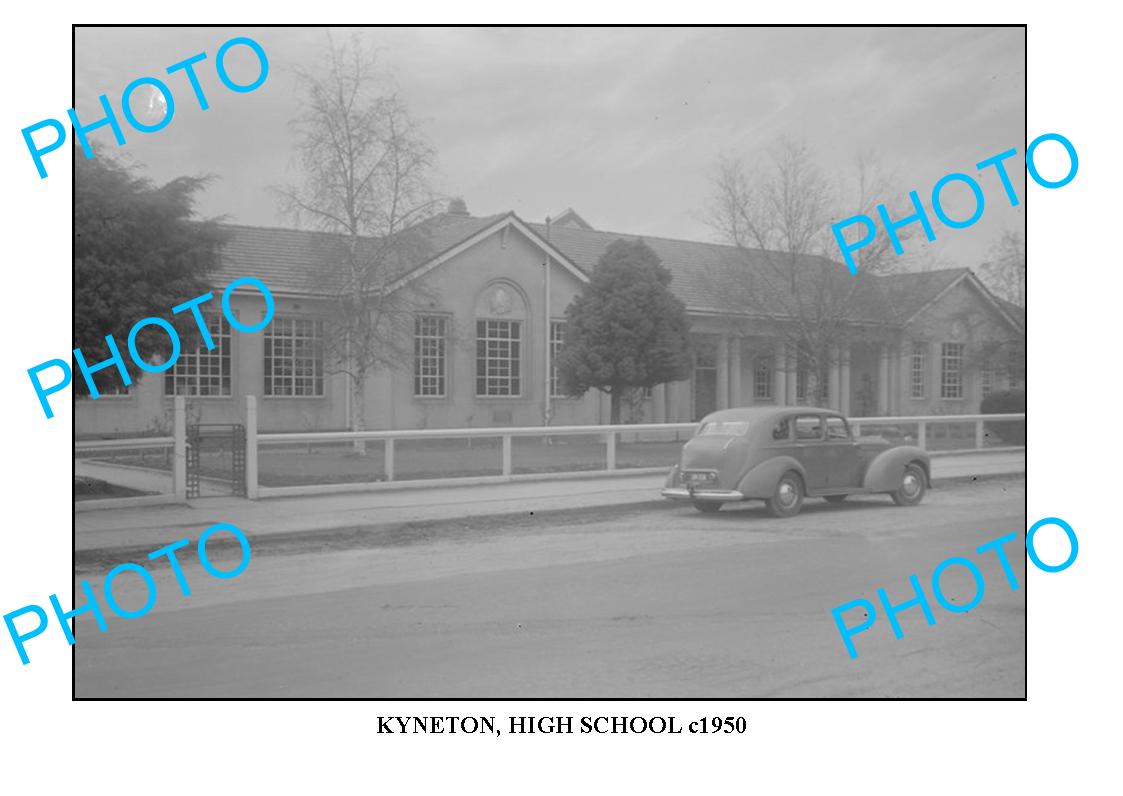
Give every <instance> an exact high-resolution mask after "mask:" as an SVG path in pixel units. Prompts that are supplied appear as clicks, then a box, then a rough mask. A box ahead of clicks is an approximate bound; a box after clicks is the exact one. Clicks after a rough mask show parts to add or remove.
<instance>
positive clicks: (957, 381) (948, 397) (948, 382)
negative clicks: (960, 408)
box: [940, 343, 967, 401]
mask: <svg viewBox="0 0 1123 796" xmlns="http://www.w3.org/2000/svg"><path fill="white" fill-rule="evenodd" d="M953 347H954V348H955V349H956V351H957V353H955V354H951V353H949V349H951V348H953ZM966 351H967V345H966V343H942V344H941V345H940V399H941V400H944V401H962V400H963V397H964V395H965V394H966V383H965V382H966V380H965V378H964V373H963V360H964V356H965V354H966ZM953 363H954V367H951V365H952V364H953Z"/></svg>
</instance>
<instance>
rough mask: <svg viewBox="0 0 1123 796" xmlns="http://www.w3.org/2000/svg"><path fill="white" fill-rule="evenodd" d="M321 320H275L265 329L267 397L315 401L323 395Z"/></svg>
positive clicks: (280, 318) (279, 318) (322, 327)
mask: <svg viewBox="0 0 1123 796" xmlns="http://www.w3.org/2000/svg"><path fill="white" fill-rule="evenodd" d="M323 330H324V325H323V322H322V321H319V320H315V319H312V318H285V317H278V318H274V319H273V320H272V322H271V323H270V324H269V326H267V327H266V329H265V353H266V356H265V360H264V365H265V389H264V394H265V395H272V396H284V397H290V398H292V397H299V398H312V397H319V396H322V395H323V394H324V382H323V379H322V378H317V375H318V374H322V373H323V367H324V365H323V344H324V341H323Z"/></svg>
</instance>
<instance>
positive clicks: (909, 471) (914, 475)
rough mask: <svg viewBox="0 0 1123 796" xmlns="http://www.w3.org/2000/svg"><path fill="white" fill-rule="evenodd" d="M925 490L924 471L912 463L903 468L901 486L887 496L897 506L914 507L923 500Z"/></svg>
mask: <svg viewBox="0 0 1123 796" xmlns="http://www.w3.org/2000/svg"><path fill="white" fill-rule="evenodd" d="M925 488H926V487H925V478H924V469H923V468H922V467H921V466H920V465H919V464H917V463H916V462H913V463H911V464H909V465H907V466H906V467H905V474H904V475H903V476H901V485H900V486H899V487H897V488H896V489H895V490H893V491H892V492H890V493H889V494H890V495H891V496H892V498H893V502H894V503H896V504H897V505H898V506H915V505H916V504H917V503H919V502H920V501H921V500H923V499H924V492H925Z"/></svg>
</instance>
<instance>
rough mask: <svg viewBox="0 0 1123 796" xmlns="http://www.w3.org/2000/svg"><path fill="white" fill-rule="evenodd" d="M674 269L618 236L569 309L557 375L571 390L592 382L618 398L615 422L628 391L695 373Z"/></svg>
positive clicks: (641, 246) (614, 402) (580, 392)
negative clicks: (673, 278) (673, 288)
mask: <svg viewBox="0 0 1123 796" xmlns="http://www.w3.org/2000/svg"><path fill="white" fill-rule="evenodd" d="M670 283H671V273H670V271H668V270H667V269H666V268H664V267H663V264H662V263H661V262H660V261H659V257H658V256H657V255H656V254H655V252H654V251H652V250H651V247H649V246H648V245H647V244H646V243H644V242H643V241H642V240H636V241H625V240H618V241H614V242H613V243H612V244H611V245H610V246H609V247H608V249H607V250H605V253H604V255H603V256H602V257H601V258H600V261H599V262H598V263H597V267H596V269H595V270H594V271H593V277H592V279H591V280H590V282H589V284H587V285H586V286H585V287H584V289H583V290H582V291H581V293H580V294H579V295H578V296H577V298H575V299H574V300H573V303H572V304H570V305H569V307H568V308H567V309H566V318H567V320H568V325H567V329H566V343H565V346H564V347H563V349H562V351H561V353H560V354H559V355H558V363H557V366H558V378H559V380H560V382H561V387H562V389H563V390H564V391H565V392H566V393H567V394H569V395H583V394H584V393H585V392H586V391H587V390H588V389H589V388H590V387H593V388H596V389H598V390H601V391H603V392H605V393H608V395H609V396H610V397H611V399H612V422H613V423H619V422H620V406H621V403H622V401H623V398H624V397H625V396H626V395H627V394H628V392H629V391H631V390H634V389H637V388H647V387H654V386H655V385H657V384H663V383H666V382H670V381H678V380H680V379H685V378H687V377H688V376H689V375H690V362H691V360H690V349H689V338H688V336H687V333H688V331H689V322H688V321H687V318H686V307H685V306H684V305H683V303H682V302H681V301H680V300H679V299H678V298H677V297H676V296H674V294H672V293H671V291H670V289H669V287H668V286H669V285H670Z"/></svg>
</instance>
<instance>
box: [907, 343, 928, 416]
mask: <svg viewBox="0 0 1123 796" xmlns="http://www.w3.org/2000/svg"><path fill="white" fill-rule="evenodd" d="M927 382H928V344H927V343H923V342H921V341H919V340H914V341H913V344H912V353H911V354H910V355H909V398H910V399H911V400H913V401H923V400H924V396H925V395H926V394H927V392H928V384H927Z"/></svg>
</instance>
